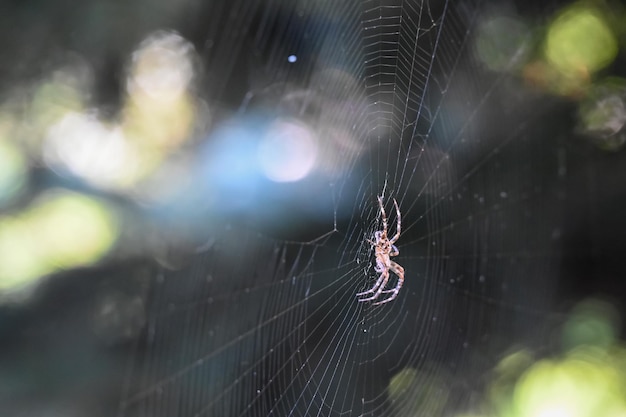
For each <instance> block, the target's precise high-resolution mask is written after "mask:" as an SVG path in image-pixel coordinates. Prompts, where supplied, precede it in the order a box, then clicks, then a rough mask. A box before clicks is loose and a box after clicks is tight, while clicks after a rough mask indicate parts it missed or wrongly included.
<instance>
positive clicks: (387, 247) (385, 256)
mask: <svg viewBox="0 0 626 417" xmlns="http://www.w3.org/2000/svg"><path fill="white" fill-rule="evenodd" d="M393 204H394V206H395V207H396V216H397V220H396V229H397V231H396V234H395V235H394V236H393V237H392V238H391V239H390V238H389V237H387V214H386V213H385V208H384V206H383V198H382V197H378V205H379V206H380V214H381V217H382V220H383V230H378V231H376V232H374V239H375V240H370V239H367V241H368V242H369V243H371V244H372V247H373V248H374V253H375V255H376V266H375V267H374V271H376V272H378V273H379V274H380V276H379V277H378V280H377V281H376V283H375V284H374V286H373V287H372V288H370V289H369V290H367V291H363V292H360V293H358V294H357V295H356V296H357V297H361V296H363V295H367V294H372V296H370V297H366V298H360V299H359V301H371V300H376V299H377V298H378V297H379V296H380V295H381V294H383V293H384V294H388V293H391V295H390V296H389V297H387V298H385V299H384V300H382V301H378V302H376V303H374V305H378V304H384V303H388V302H389V301H393V300H394V299H395V298H396V297H397V296H398V292H400V288H402V284H403V283H404V268H403V267H402V266H400V265H398V264H397V263H395V262H394V261H392V260H391V257H392V256H397V255H399V254H400V251H399V250H398V248H397V247H396V246H395V245H394V243H396V241H397V240H398V238H399V237H400V230H401V229H400V208H398V203H397V201H396V199H395V198H394V199H393ZM389 271H391V272H393V273H394V274H396V275H397V276H398V283H397V284H396V286H395V288H393V289H391V290H385V286H386V285H387V281H389Z"/></svg>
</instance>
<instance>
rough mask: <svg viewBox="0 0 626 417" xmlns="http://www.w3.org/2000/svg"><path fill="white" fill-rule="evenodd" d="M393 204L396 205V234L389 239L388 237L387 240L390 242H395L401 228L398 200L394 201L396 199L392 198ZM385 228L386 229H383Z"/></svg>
mask: <svg viewBox="0 0 626 417" xmlns="http://www.w3.org/2000/svg"><path fill="white" fill-rule="evenodd" d="M393 204H394V206H396V234H395V235H394V237H392V238H391V239H389V242H390V243H391V244H394V243H396V240H398V238H400V231H401V230H402V229H401V224H400V223H401V221H402V218H401V216H400V207H398V202H397V201H396V199H395V198H394V199H393ZM385 230H386V229H385Z"/></svg>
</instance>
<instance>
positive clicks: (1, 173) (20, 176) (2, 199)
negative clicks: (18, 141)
mask: <svg viewBox="0 0 626 417" xmlns="http://www.w3.org/2000/svg"><path fill="white" fill-rule="evenodd" d="M26 175H27V163H26V159H25V157H24V155H23V154H22V153H21V152H20V150H19V149H18V148H17V147H15V146H13V145H12V144H11V143H10V142H7V141H2V140H0V205H2V204H3V203H7V202H9V201H11V199H12V198H14V197H16V196H17V195H18V194H19V193H20V191H22V190H23V188H24V184H25V183H26Z"/></svg>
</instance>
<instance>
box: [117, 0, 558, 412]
mask: <svg viewBox="0 0 626 417" xmlns="http://www.w3.org/2000/svg"><path fill="white" fill-rule="evenodd" d="M212 7H214V8H215V10H214V11H215V13H214V14H213V16H214V17H213V20H212V21H211V22H209V24H207V27H209V32H210V33H209V35H208V37H209V38H211V39H212V42H213V45H214V47H213V48H212V49H211V51H210V52H207V55H208V57H207V61H208V62H211V63H212V64H210V65H209V66H208V68H207V72H208V73H210V74H211V76H212V77H213V79H214V82H213V83H212V84H211V86H210V89H211V92H212V94H214V96H216V97H223V99H224V101H226V102H228V101H229V100H230V101H231V102H232V103H233V105H234V106H236V107H237V106H238V108H239V111H240V114H242V115H244V116H245V115H250V114H255V112H257V113H258V112H259V111H260V110H264V111H267V109H271V111H274V112H278V114H280V115H282V114H288V115H289V116H290V117H296V118H299V119H300V120H303V121H304V122H306V123H309V124H312V125H315V127H316V129H318V132H322V133H320V137H323V138H325V140H324V141H322V142H321V145H320V154H321V155H323V156H324V163H325V164H326V171H325V172H324V173H323V174H320V175H317V176H315V178H312V179H307V180H305V181H304V182H303V185H301V186H300V185H299V186H298V188H290V187H287V186H286V187H285V188H280V189H279V190H278V191H277V190H276V189H273V188H270V189H267V190H266V189H263V191H262V192H260V193H259V194H260V195H259V197H258V200H255V204H256V207H257V208H258V210H257V211H256V212H255V213H253V214H250V215H249V216H248V218H247V219H246V221H240V219H239V218H238V217H237V216H238V215H239V214H238V213H235V214H233V213H229V212H228V210H226V211H224V212H214V214H213V215H212V216H213V217H211V218H210V219H209V223H211V225H212V226H211V230H210V232H209V233H208V236H207V241H208V243H207V244H205V245H204V246H202V247H201V248H199V249H198V251H197V253H196V254H195V255H194V256H193V257H191V258H190V259H188V260H187V261H186V262H185V265H184V267H182V268H179V269H177V270H170V269H167V268H160V269H159V270H157V271H155V273H154V279H153V281H152V283H151V285H150V289H149V292H148V294H147V298H148V300H149V302H150V311H149V318H148V325H147V329H146V332H145V334H144V337H142V339H141V340H138V341H137V344H136V347H135V350H134V353H133V356H132V358H130V360H129V365H128V374H127V376H126V378H125V383H124V386H123V387H122V392H123V394H122V400H121V402H120V406H119V413H118V415H119V416H174V415H175V416H269V415H275V416H357V415H359V416H360V415H370V416H409V415H422V414H425V415H437V414H443V413H445V412H446V411H452V410H459V409H467V407H471V406H472V401H473V399H474V398H475V396H476V393H477V392H478V391H480V384H479V383H477V382H476V381H480V380H481V378H482V377H483V376H484V375H485V372H487V370H488V369H490V367H491V366H493V364H494V363H495V360H496V358H497V357H498V355H499V354H501V353H502V352H503V351H504V350H505V349H507V348H509V347H510V346H512V345H513V344H514V343H516V342H521V341H523V342H525V343H526V344H529V343H532V342H533V341H538V339H540V338H541V332H540V329H537V326H536V323H537V321H538V320H545V319H546V318H547V312H548V311H549V310H550V308H551V303H552V302H553V296H554V294H553V290H554V286H555V277H556V275H557V273H558V266H559V257H558V235H559V231H560V227H561V225H560V220H559V219H560V214H561V212H562V205H563V203H562V192H563V184H562V183H561V179H562V175H560V174H559V172H560V171H559V164H561V163H562V157H563V155H562V152H561V151H560V145H559V143H558V141H555V140H551V139H552V133H553V132H550V131H549V130H550V129H549V127H546V126H549V124H546V123H545V120H543V121H542V118H545V117H547V116H546V114H547V112H546V107H547V104H545V103H544V104H541V105H540V104H538V103H537V100H536V99H534V98H533V97H530V96H527V97H519V95H515V94H517V93H515V94H514V93H512V90H513V87H512V83H513V81H512V80H511V79H509V78H507V76H506V75H499V74H493V73H488V72H487V71H486V70H485V69H483V68H481V67H480V66H479V65H478V64H477V62H476V60H475V59H473V49H472V48H473V40H474V36H475V33H476V28H477V26H478V24H479V22H480V19H481V18H482V17H484V16H485V13H486V10H487V9H486V7H485V5H483V4H482V2H480V1H466V2H449V1H439V0H430V1H427V0H424V1H409V0H406V1H401V0H375V1H374V0H368V1H362V2H360V1H356V0H353V1H345V2H331V1H319V2H313V1H310V2H307V1H301V2H265V3H263V4H262V3H260V2H250V1H248V0H246V1H232V2H229V3H228V4H226V3H222V2H215V3H214V6H212ZM291 53H295V54H296V55H297V57H298V61H297V62H296V64H297V65H296V66H294V65H291V64H290V63H289V62H288V61H287V59H286V58H287V56H289V55H290V54H291ZM241 56H245V57H246V58H245V59H244V60H243V61H242V59H241ZM242 62H244V63H245V65H244V69H243V70H241V64H242ZM290 65H291V66H290ZM329 68H331V69H332V71H329ZM241 73H244V74H245V77H247V78H246V79H245V81H246V82H244V83H242V82H241V78H240V75H238V74H241ZM242 84H243V85H246V87H245V88H243V90H245V91H241V90H242V87H241V85H242ZM268 86H269V87H268ZM237 88H239V90H240V91H239V92H238V90H237ZM242 97H243V98H242ZM276 109H278V110H276ZM294 109H295V110H294ZM338 132H339V133H338ZM337 138H341V140H338V139H337ZM219 192H221V194H219V199H218V201H222V202H224V203H223V204H228V203H227V202H228V201H230V200H233V199H236V198H237V195H232V191H230V193H231V194H229V192H228V191H219ZM235 192H236V191H235ZM276 195H282V196H284V195H287V196H289V198H284V199H283V200H281V199H279V198H277V197H276ZM379 195H380V196H382V197H383V201H384V202H385V206H386V211H387V214H388V221H389V228H390V230H392V231H393V230H395V225H396V221H397V219H396V214H395V210H394V209H393V205H392V204H393V203H392V200H393V199H394V198H395V199H396V200H397V201H398V204H399V206H400V211H401V214H402V234H401V236H400V239H399V240H398V241H397V242H396V246H397V247H398V248H399V251H400V254H399V255H398V256H397V257H395V258H394V260H395V261H396V262H398V263H399V264H400V265H402V266H403V267H404V269H405V271H406V273H405V282H404V286H403V288H402V289H401V291H400V293H399V294H398V297H397V298H396V299H395V300H394V301H393V302H390V303H387V304H383V305H379V306H375V305H372V303H368V302H364V303H361V302H358V301H357V298H356V296H355V294H356V293H358V292H361V291H364V290H366V289H368V288H370V287H371V286H372V285H373V284H374V282H375V281H376V279H377V273H376V272H375V271H374V265H375V262H374V257H373V250H372V248H371V245H370V244H369V243H368V241H367V239H371V237H372V236H373V234H374V232H375V231H377V230H382V229H381V228H382V223H381V217H380V210H379V208H378V204H377V196H379ZM307 208H308V209H307ZM215 213H217V214H215ZM320 213H321V214H320ZM396 283H397V278H396V277H395V276H394V275H393V274H392V275H391V279H390V281H389V283H388V284H387V287H388V288H393V286H395V285H396Z"/></svg>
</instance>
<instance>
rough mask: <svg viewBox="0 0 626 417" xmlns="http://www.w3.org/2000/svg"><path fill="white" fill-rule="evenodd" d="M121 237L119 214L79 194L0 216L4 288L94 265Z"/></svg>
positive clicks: (0, 280) (47, 198) (59, 196)
mask: <svg viewBox="0 0 626 417" xmlns="http://www.w3.org/2000/svg"><path fill="white" fill-rule="evenodd" d="M117 235H118V228H117V221H116V217H115V215H114V214H113V213H112V212H111V210H110V209H109V208H108V207H107V206H106V205H104V203H102V202H100V201H98V200H96V199H93V198H91V197H88V196H84V195H80V194H76V193H69V192H55V193H52V194H48V195H46V196H45V197H44V198H42V199H40V200H39V201H37V202H35V203H34V204H33V205H32V206H31V208H30V209H28V210H27V211H24V212H22V213H20V214H18V215H15V216H7V217H4V218H1V219H0V291H2V292H6V291H10V290H12V289H15V288H19V287H21V286H23V285H25V284H29V283H32V282H33V280H35V279H36V278H38V277H40V276H42V275H45V274H48V273H51V272H54V271H55V270H58V269H64V268H72V267H77V266H85V265H89V264H92V263H93V262H96V261H97V260H99V259H100V258H101V257H102V256H103V255H104V254H106V253H107V252H108V251H109V250H110V249H111V247H112V245H113V243H114V242H115V240H116V238H117Z"/></svg>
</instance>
